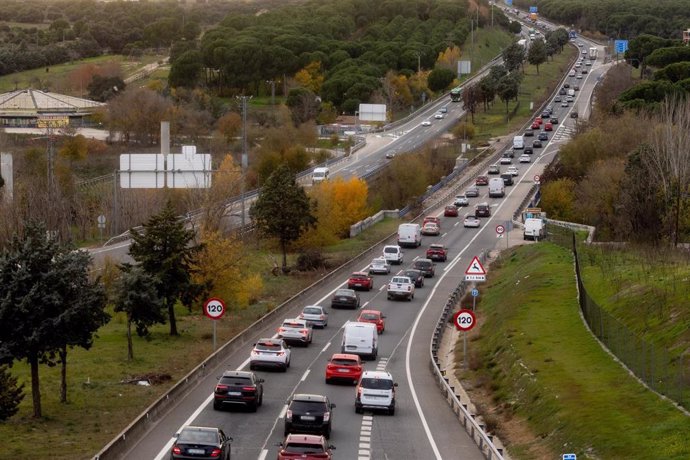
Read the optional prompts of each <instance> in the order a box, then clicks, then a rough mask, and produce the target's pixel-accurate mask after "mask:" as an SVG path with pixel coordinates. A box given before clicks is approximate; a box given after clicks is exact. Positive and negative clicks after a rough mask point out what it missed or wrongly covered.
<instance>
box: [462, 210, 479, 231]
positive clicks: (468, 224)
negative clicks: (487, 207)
mask: <svg viewBox="0 0 690 460" xmlns="http://www.w3.org/2000/svg"><path fill="white" fill-rule="evenodd" d="M462 225H463V226H464V227H465V228H479V219H477V216H475V215H474V213H469V214H465V219H464V220H463V222H462Z"/></svg>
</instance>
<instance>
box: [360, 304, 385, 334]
mask: <svg viewBox="0 0 690 460" xmlns="http://www.w3.org/2000/svg"><path fill="white" fill-rule="evenodd" d="M385 319H386V315H384V314H383V313H381V312H380V311H378V310H362V311H361V312H360V313H359V316H358V317H357V322H358V323H372V324H375V325H376V332H378V333H379V334H383V331H385V330H386V322H385V321H384V320H385Z"/></svg>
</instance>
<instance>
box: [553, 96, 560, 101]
mask: <svg viewBox="0 0 690 460" xmlns="http://www.w3.org/2000/svg"><path fill="white" fill-rule="evenodd" d="M553 102H561V96H556V97H554V98H553Z"/></svg>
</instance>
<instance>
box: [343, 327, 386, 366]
mask: <svg viewBox="0 0 690 460" xmlns="http://www.w3.org/2000/svg"><path fill="white" fill-rule="evenodd" d="M378 340H379V338H378V333H377V332H376V324H374V323H360V322H357V321H348V322H347V323H345V327H344V328H343V342H342V345H341V346H340V351H341V353H348V354H353V355H360V356H362V357H367V358H369V359H376V356H377V355H378V353H379V343H378Z"/></svg>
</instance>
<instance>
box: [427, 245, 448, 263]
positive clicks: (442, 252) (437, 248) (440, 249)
mask: <svg viewBox="0 0 690 460" xmlns="http://www.w3.org/2000/svg"><path fill="white" fill-rule="evenodd" d="M426 258H427V259H431V260H438V261H441V262H445V261H446V260H447V259H448V251H447V250H446V248H445V246H443V245H442V244H438V243H434V244H431V245H429V249H427V250H426Z"/></svg>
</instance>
